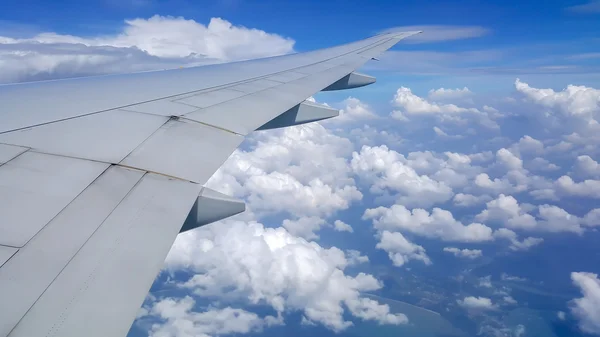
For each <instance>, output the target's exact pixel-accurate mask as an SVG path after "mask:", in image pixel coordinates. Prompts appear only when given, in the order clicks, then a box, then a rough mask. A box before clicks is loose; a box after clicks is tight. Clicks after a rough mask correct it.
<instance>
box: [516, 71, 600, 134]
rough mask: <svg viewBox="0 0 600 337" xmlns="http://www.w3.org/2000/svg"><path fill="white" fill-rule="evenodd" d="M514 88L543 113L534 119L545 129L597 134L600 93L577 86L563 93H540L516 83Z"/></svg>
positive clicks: (543, 90) (538, 111)
mask: <svg viewBox="0 0 600 337" xmlns="http://www.w3.org/2000/svg"><path fill="white" fill-rule="evenodd" d="M515 88H516V90H517V92H518V93H519V94H521V95H522V96H523V97H524V98H525V100H527V101H529V102H531V103H533V104H534V105H535V106H538V107H540V109H537V110H534V111H533V113H534V116H535V117H537V120H538V121H539V122H541V123H542V126H544V127H547V128H549V129H552V130H557V131H558V132H561V133H564V134H569V133H572V132H576V133H579V134H590V135H593V134H595V133H597V131H598V129H599V128H600V125H599V124H598V119H597V118H598V113H599V112H600V90H598V89H595V88H591V87H586V86H577V85H568V86H567V87H566V88H565V89H563V90H561V91H554V90H553V89H539V88H534V87H531V86H530V85H529V84H527V83H525V82H522V81H521V80H519V79H517V80H516V81H515Z"/></svg>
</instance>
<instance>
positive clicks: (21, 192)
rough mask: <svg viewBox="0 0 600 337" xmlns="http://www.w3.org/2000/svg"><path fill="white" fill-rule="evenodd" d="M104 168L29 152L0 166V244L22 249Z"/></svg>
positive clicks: (84, 162)
mask: <svg viewBox="0 0 600 337" xmlns="http://www.w3.org/2000/svg"><path fill="white" fill-rule="evenodd" d="M107 167H108V164H104V163H99V162H92V161H87V160H80V159H75V158H68V157H61V156H53V155H47V154H42V153H35V152H31V151H28V152H25V153H23V154H21V155H20V156H18V157H16V158H15V159H13V160H11V161H9V162H8V163H6V164H4V165H2V166H0V244H2V245H5V246H12V247H17V248H18V247H23V246H24V245H25V244H26V243H27V242H28V241H29V240H30V239H31V238H32V237H33V236H34V235H35V234H36V233H37V232H38V231H39V230H40V229H42V228H43V227H44V226H45V225H46V224H47V223H48V222H49V221H50V220H52V218H54V217H55V216H56V215H57V214H58V213H59V212H60V211H62V210H63V208H65V207H66V206H67V205H68V204H69V203H70V202H71V201H72V200H73V199H75V197H77V195H79V193H81V191H83V190H84V189H85V188H86V187H87V186H88V185H89V184H91V183H92V182H93V181H94V180H95V179H96V178H97V177H98V176H99V175H100V174H101V173H102V172H103V171H104V170H106V168H107ZM0 298H1V297H0Z"/></svg>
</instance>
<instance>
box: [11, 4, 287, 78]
mask: <svg viewBox="0 0 600 337" xmlns="http://www.w3.org/2000/svg"><path fill="white" fill-rule="evenodd" d="M293 46H294V41H293V40H291V39H288V38H284V37H281V36H279V35H276V34H270V33H267V32H265V31H262V30H258V29H250V28H246V27H242V26H235V25H233V24H232V23H230V22H228V21H226V20H223V19H220V18H212V19H211V20H210V22H209V23H208V24H206V25H205V24H202V23H199V22H196V21H194V20H186V19H184V18H182V17H165V16H159V15H155V16H153V17H151V18H148V19H142V18H138V19H132V20H126V21H125V23H124V26H123V28H122V30H121V31H120V32H118V33H117V34H114V35H104V36H92V37H79V36H73V35H61V34H57V33H51V32H47V33H41V34H38V35H36V36H33V37H30V38H21V39H15V38H10V37H2V36H0V69H2V71H0V82H20V81H29V80H38V79H52V78H61V77H70V76H81V75H93V74H104V73H114V72H130V71H141V70H151V69H164V68H174V67H178V66H184V65H198V64H206V63H215V62H223V61H233V60H242V59H250V58H257V57H266V56H273V55H281V54H287V53H290V52H292V51H293Z"/></svg>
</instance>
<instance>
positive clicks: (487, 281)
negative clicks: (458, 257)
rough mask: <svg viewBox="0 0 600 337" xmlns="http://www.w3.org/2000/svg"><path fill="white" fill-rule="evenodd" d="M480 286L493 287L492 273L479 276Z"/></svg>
mask: <svg viewBox="0 0 600 337" xmlns="http://www.w3.org/2000/svg"><path fill="white" fill-rule="evenodd" d="M477 285H478V286H479V287H483V288H491V287H492V275H488V276H484V277H480V278H479V283H478V284H477Z"/></svg>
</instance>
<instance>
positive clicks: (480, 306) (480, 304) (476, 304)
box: [456, 296, 496, 311]
mask: <svg viewBox="0 0 600 337" xmlns="http://www.w3.org/2000/svg"><path fill="white" fill-rule="evenodd" d="M456 302H457V303H458V305H460V306H461V307H463V308H465V309H467V310H469V311H487V310H495V309H496V305H494V304H493V303H492V300H491V299H489V298H487V297H474V296H467V297H465V298H464V299H463V300H457V301H456Z"/></svg>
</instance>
